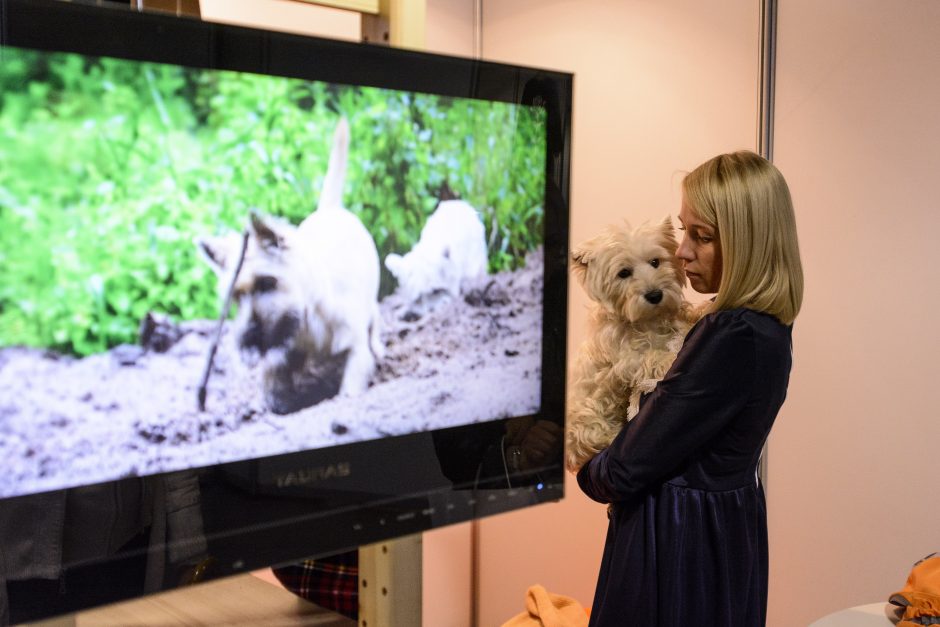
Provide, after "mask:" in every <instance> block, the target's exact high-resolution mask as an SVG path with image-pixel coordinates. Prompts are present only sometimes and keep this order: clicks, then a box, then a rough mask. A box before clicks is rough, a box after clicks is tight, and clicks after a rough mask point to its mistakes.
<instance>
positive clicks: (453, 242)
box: [385, 200, 487, 303]
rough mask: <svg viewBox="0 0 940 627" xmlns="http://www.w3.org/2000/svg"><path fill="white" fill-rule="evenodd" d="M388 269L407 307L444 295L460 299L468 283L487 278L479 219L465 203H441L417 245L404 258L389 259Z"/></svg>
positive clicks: (390, 256) (485, 254)
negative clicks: (483, 277)
mask: <svg viewBox="0 0 940 627" xmlns="http://www.w3.org/2000/svg"><path fill="white" fill-rule="evenodd" d="M385 267H386V268H388V270H389V272H391V273H392V274H393V275H394V276H395V279H396V280H397V281H398V289H399V291H400V292H401V293H402V295H403V296H404V298H405V300H406V302H408V303H418V302H419V301H422V300H428V299H431V298H433V297H434V296H436V295H438V294H441V293H444V294H448V295H450V296H451V297H454V298H456V297H458V296H460V293H461V286H462V285H463V283H464V282H465V281H466V280H467V279H475V278H478V277H480V276H483V275H485V274H486V267H487V253H486V237H485V232H484V228H483V222H482V221H481V220H480V215H479V214H478V213H477V210H476V209H474V208H473V207H472V206H471V205H470V204H469V203H467V202H465V201H463V200H443V201H441V202H440V204H438V206H437V209H435V210H434V213H433V214H431V217H429V218H428V221H427V222H426V223H425V225H424V228H423V229H421V236H420V238H419V239H418V243H417V244H415V245H414V247H413V248H412V249H411V250H410V251H409V252H408V253H406V254H405V255H399V254H396V253H391V254H389V255H387V256H386V257H385Z"/></svg>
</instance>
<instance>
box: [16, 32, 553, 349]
mask: <svg viewBox="0 0 940 627" xmlns="http://www.w3.org/2000/svg"><path fill="white" fill-rule="evenodd" d="M340 115H345V116H346V117H347V118H348V120H349V122H350V130H351V141H350V152H349V163H348V170H347V177H346V184H345V194H344V200H345V204H346V206H347V207H348V208H349V209H350V210H351V211H353V212H354V213H356V214H358V215H359V216H360V218H361V219H362V220H363V223H364V224H365V225H366V227H367V228H368V229H369V230H370V231H371V232H372V235H373V237H374V238H375V241H376V245H377V247H378V249H379V254H380V256H381V257H383V258H384V257H385V255H386V254H388V253H389V252H399V253H403V252H406V251H407V250H409V249H410V248H411V247H412V246H413V245H414V244H415V242H416V241H417V239H418V237H419V235H420V232H421V228H422V227H423V225H424V223H425V221H426V220H427V217H428V216H429V215H430V214H431V213H432V212H433V210H434V209H435V207H436V205H437V201H438V199H439V194H440V193H441V190H442V188H443V187H444V186H445V185H446V186H447V187H449V188H450V189H451V190H452V191H453V192H455V193H456V194H457V195H458V196H459V197H461V198H463V199H465V200H467V201H468V202H470V203H471V204H473V205H474V206H475V207H477V209H478V210H479V211H480V213H481V216H482V217H483V220H484V224H485V226H486V230H487V239H488V243H489V253H490V270H491V271H499V270H504V269H511V268H514V267H516V266H517V265H519V264H521V263H522V260H523V258H524V256H525V254H526V253H527V252H528V251H529V250H531V249H532V248H534V247H536V246H538V245H540V244H541V242H542V220H543V208H542V207H543V202H544V200H543V194H544V188H545V179H544V170H545V140H544V137H545V119H544V112H543V111H542V110H541V109H534V108H529V107H522V106H514V105H509V104H504V103H492V102H486V101H481V100H471V99H458V98H445V97H442V96H436V95H430V94H414V93H404V92H396V91H390V90H382V89H376V88H364V87H363V88H360V87H354V86H346V85H330V84H326V83H319V82H310V81H301V80H294V79H283V78H277V77H268V76H259V75H249V74H238V73H234V72H222V71H202V70H194V69H189V68H182V67H175V66H167V65H159V64H153V63H143V64H142V63H135V62H130V61H123V60H116V59H103V58H102V59H95V58H88V57H82V56H79V55H71V54H48V53H38V52H33V51H25V50H17V49H14V48H0V277H2V278H0V346H8V345H33V346H44V347H51V348H55V349H57V350H60V351H65V352H71V353H75V354H79V355H86V354H90V353H93V352H97V351H101V350H105V349H107V348H108V347H111V346H114V345H115V344H119V343H124V342H136V335H137V327H138V324H139V321H140V319H141V318H142V317H143V316H144V315H145V314H146V313H147V312H148V311H152V310H153V311H160V312H163V313H167V314H170V315H171V316H175V317H177V318H179V319H192V318H206V317H215V316H216V315H217V308H218V302H217V295H216V290H215V280H216V279H215V276H214V274H213V273H212V272H211V271H210V270H209V268H208V266H206V265H205V263H204V262H203V261H202V260H201V259H200V258H199V256H198V255H197V252H196V248H195V246H194V245H193V243H192V240H193V238H194V237H195V236H197V235H212V234H218V233H223V232H226V231H229V230H241V229H242V228H243V227H244V224H245V222H246V220H247V217H248V214H249V211H250V210H252V209H256V210H258V211H261V212H264V213H268V214H272V215H278V216H282V217H284V218H286V219H288V220H289V221H291V222H293V223H295V224H296V223H299V222H300V221H302V220H303V219H304V218H305V217H306V216H308V215H309V214H310V212H311V211H313V210H314V208H315V207H316V205H317V199H318V196H319V190H320V187H321V185H322V182H323V178H324V176H325V174H326V168H327V162H328V159H329V153H330V148H331V144H332V136H333V130H334V128H335V126H336V122H337V120H338V119H339V116H340ZM383 272H384V270H383ZM394 287H395V285H394V282H393V281H392V280H391V277H390V276H388V275H383V284H382V293H383V294H384V293H388V292H390V291H391V290H392V289H394Z"/></svg>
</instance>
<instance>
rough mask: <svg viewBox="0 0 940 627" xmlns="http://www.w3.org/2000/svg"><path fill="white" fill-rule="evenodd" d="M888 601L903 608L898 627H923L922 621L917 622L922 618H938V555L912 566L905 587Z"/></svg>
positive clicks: (939, 609) (939, 577) (939, 582)
mask: <svg viewBox="0 0 940 627" xmlns="http://www.w3.org/2000/svg"><path fill="white" fill-rule="evenodd" d="M889 600H890V601H891V603H894V604H895V605H900V606H902V607H904V608H905V610H904V616H902V617H901V622H899V623H898V627H916V626H918V625H923V621H918V620H917V619H920V618H923V617H932V618H940V553H933V554H931V555H928V556H927V557H925V558H924V559H922V560H921V561H919V562H917V563H916V564H914V568H912V569H911V574H910V575H909V576H908V578H907V585H905V586H904V587H903V588H902V589H901V590H899V591H898V592H895V593H894V594H892V595H891V598H890V599H889Z"/></svg>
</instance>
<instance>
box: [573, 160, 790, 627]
mask: <svg viewBox="0 0 940 627" xmlns="http://www.w3.org/2000/svg"><path fill="white" fill-rule="evenodd" d="M682 192H683V199H682V206H681V209H680V212H679V221H680V222H681V224H682V227H681V228H682V230H683V231H684V233H683V238H682V243H681V245H680V246H679V252H678V255H679V257H680V258H681V259H682V261H683V262H684V269H685V273H686V276H687V277H688V279H689V282H690V284H691V286H692V288H693V289H695V290H696V291H697V292H701V293H705V294H716V296H715V297H714V298H713V299H712V301H711V302H710V303H709V305H708V309H707V312H708V313H707V314H706V315H705V316H704V317H703V318H702V319H701V320H700V321H699V322H698V323H697V324H696V325H695V326H694V327H693V328H692V330H691V331H690V332H689V334H688V335H687V336H686V340H685V344H684V346H683V348H682V350H681V351H680V352H679V355H678V357H677V358H676V360H675V362H674V364H673V366H672V368H671V369H670V370H669V372H668V373H667V374H666V376H665V378H664V379H663V380H662V381H661V382H660V383H659V385H658V386H657V387H656V389H655V390H654V391H653V392H651V393H650V394H649V395H648V396H647V397H646V398H645V399H644V400H643V401H642V405H641V409H640V413H639V414H638V415H637V416H636V418H634V419H633V420H632V421H631V422H629V423H627V424H626V426H625V427H624V429H623V430H622V431H621V432H620V434H619V435H618V436H617V438H616V439H615V440H614V441H613V443H612V444H611V445H610V447H609V448H608V449H607V450H605V451H603V452H601V453H600V454H599V455H597V456H596V457H595V458H594V459H592V460H591V461H590V462H588V463H587V464H586V465H585V466H584V467H583V468H582V469H581V471H580V472H579V473H578V483H579V485H580V486H581V489H582V490H583V491H584V492H585V494H587V495H588V496H589V497H591V498H592V499H594V500H596V501H600V502H602V503H609V504H610V505H611V507H610V508H609V512H610V514H609V515H610V525H609V529H608V533H607V542H606V545H605V547H604V556H603V561H602V563H601V570H600V575H599V577H598V583H597V591H596V594H595V597H594V604H593V608H592V611H591V625H592V626H596V627H602V626H608V625H616V626H618V627H624V626H631V625H636V626H642V627H653V626H656V625H659V626H678V625H697V626H699V627H708V626H712V625H714V626H721V627H729V626H753V625H763V624H764V623H765V619H766V608H767V517H766V505H765V500H764V493H763V489H762V487H761V485H760V481H759V478H758V476H757V466H758V461H759V459H760V453H761V450H762V448H763V445H764V442H765V440H766V439H767V435H768V434H769V432H770V428H771V426H772V425H773V422H774V419H775V418H776V416H777V412H778V410H779V409H780V406H781V405H782V404H783V401H784V398H785V396H786V391H787V383H788V381H789V375H790V365H791V339H790V338H791V328H792V324H793V321H794V319H795V318H796V316H797V313H798V312H799V310H800V304H801V301H802V294H803V272H802V268H801V264H800V254H799V246H798V244H797V236H796V224H795V220H794V215H793V205H792V202H791V199H790V192H789V190H788V188H787V184H786V182H785V181H784V179H783V176H782V175H781V174H780V172H779V171H778V170H777V168H776V167H774V166H773V165H772V164H771V163H770V162H769V161H767V160H766V159H763V158H762V157H760V156H758V155H756V154H754V153H752V152H736V153H732V154H726V155H720V156H718V157H715V158H714V159H711V160H709V161H707V162H705V163H703V164H702V165H701V166H699V167H698V168H696V169H695V170H693V171H692V172H691V173H689V174H688V175H687V176H686V177H685V179H684V180H683V184H682Z"/></svg>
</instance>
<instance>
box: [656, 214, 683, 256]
mask: <svg viewBox="0 0 940 627" xmlns="http://www.w3.org/2000/svg"><path fill="white" fill-rule="evenodd" d="M659 234H660V237H661V238H662V241H663V246H665V247H666V248H667V249H668V250H669V252H670V254H672V255H673V256H675V254H676V251H677V250H678V249H679V240H677V239H676V228H675V227H674V226H673V224H672V218H671V217H670V216H666V217H665V218H663V221H662V222H660V223H659Z"/></svg>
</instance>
